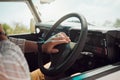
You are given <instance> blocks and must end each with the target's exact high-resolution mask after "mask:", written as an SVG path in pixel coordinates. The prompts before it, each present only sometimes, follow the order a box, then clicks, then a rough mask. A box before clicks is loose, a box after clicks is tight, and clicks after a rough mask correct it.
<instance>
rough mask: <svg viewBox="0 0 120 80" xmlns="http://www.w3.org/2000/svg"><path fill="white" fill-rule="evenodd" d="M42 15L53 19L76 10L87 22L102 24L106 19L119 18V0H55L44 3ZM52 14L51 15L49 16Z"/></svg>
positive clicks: (113, 19)
mask: <svg viewBox="0 0 120 80" xmlns="http://www.w3.org/2000/svg"><path fill="white" fill-rule="evenodd" d="M43 7H44V8H43V9H42V11H41V12H43V16H46V17H44V18H45V19H47V18H48V19H53V18H56V17H55V16H63V15H65V14H67V13H70V12H78V13H80V14H82V15H84V17H86V19H87V20H88V22H92V23H98V24H103V23H104V22H105V21H106V20H108V21H111V22H113V21H115V20H116V19H117V18H119V19H120V0H56V1H54V2H52V3H50V4H48V5H47V6H46V5H44V6H43ZM50 15H52V16H50Z"/></svg>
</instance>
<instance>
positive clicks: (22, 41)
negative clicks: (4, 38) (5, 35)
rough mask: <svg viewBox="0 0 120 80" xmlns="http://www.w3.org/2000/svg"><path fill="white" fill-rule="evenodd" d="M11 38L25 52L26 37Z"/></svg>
mask: <svg viewBox="0 0 120 80" xmlns="http://www.w3.org/2000/svg"><path fill="white" fill-rule="evenodd" d="M9 40H10V41H12V42H13V43H15V44H16V45H18V46H19V47H20V48H21V50H22V52H23V53H24V52H25V51H24V49H25V41H26V40H25V39H20V38H13V37H9Z"/></svg>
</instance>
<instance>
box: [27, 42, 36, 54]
mask: <svg viewBox="0 0 120 80" xmlns="http://www.w3.org/2000/svg"><path fill="white" fill-rule="evenodd" d="M29 52H38V45H37V42H35V41H29V40H26V41H25V53H29Z"/></svg>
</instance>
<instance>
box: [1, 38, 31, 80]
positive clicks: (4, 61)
mask: <svg viewBox="0 0 120 80" xmlns="http://www.w3.org/2000/svg"><path fill="white" fill-rule="evenodd" d="M10 40H11V41H12V42H11V41H10ZM10 40H4V41H0V80H30V72H29V68H28V64H27V61H26V59H25V57H24V54H23V52H24V45H25V40H24V39H23V40H22V39H15V38H10ZM13 42H14V43H15V44H14V43H13ZM16 44H17V45H16ZM18 45H19V46H20V47H19V46H18Z"/></svg>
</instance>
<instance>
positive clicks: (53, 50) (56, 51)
mask: <svg viewBox="0 0 120 80" xmlns="http://www.w3.org/2000/svg"><path fill="white" fill-rule="evenodd" d="M58 52H59V50H58V49H52V50H51V53H58Z"/></svg>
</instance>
